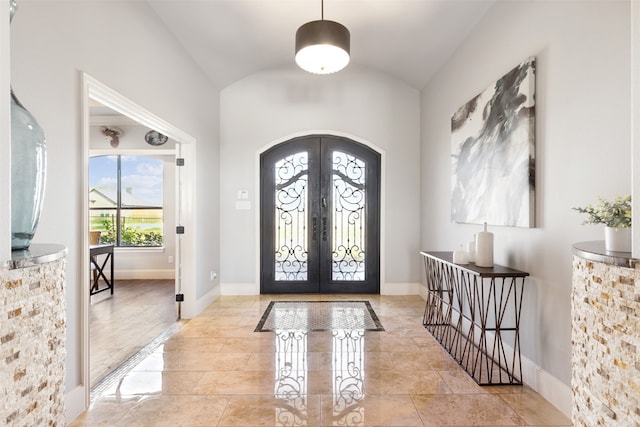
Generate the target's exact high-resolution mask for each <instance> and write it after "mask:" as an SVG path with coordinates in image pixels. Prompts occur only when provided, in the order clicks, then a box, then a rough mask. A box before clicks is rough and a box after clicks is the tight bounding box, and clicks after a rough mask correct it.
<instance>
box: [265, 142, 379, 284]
mask: <svg viewBox="0 0 640 427" xmlns="http://www.w3.org/2000/svg"><path fill="white" fill-rule="evenodd" d="M260 174H261V177H260V179H261V186H260V200H261V205H260V218H261V219H260V226H261V233H260V235H261V238H260V239H261V241H260V251H261V255H260V264H261V277H260V292H261V293H263V294H264V293H380V155H379V154H378V153H377V152H375V151H373V150H371V149H370V148H368V147H366V146H365V145H362V144H360V143H357V142H355V141H352V140H349V139H347V138H341V137H335V136H326V135H314V136H306V137H302V138H296V139H293V140H290V141H287V142H284V143H282V144H279V145H277V146H275V147H273V148H271V149H270V150H268V151H266V152H265V153H263V154H262V155H261V158H260Z"/></svg>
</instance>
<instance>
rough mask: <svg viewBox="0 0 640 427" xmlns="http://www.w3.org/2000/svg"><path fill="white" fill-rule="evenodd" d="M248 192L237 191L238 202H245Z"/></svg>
mask: <svg viewBox="0 0 640 427" xmlns="http://www.w3.org/2000/svg"><path fill="white" fill-rule="evenodd" d="M248 198H249V192H248V191H247V190H238V200H247V199H248Z"/></svg>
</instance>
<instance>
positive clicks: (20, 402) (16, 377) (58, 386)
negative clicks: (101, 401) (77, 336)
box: [0, 258, 66, 427]
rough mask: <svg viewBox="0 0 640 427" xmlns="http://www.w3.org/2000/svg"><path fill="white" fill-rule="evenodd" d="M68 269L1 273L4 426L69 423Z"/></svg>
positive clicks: (59, 264)
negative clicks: (66, 385) (66, 393)
mask: <svg viewBox="0 0 640 427" xmlns="http://www.w3.org/2000/svg"><path fill="white" fill-rule="evenodd" d="M65 264H66V259H65V258H62V259H60V260H57V261H54V262H50V263H46V264H41V265H37V266H33V267H26V268H19V269H15V270H8V269H2V270H0V425H7V426H30V427H31V426H63V425H64V424H65V417H64V415H65V414H64V378H65V298H64V284H65Z"/></svg>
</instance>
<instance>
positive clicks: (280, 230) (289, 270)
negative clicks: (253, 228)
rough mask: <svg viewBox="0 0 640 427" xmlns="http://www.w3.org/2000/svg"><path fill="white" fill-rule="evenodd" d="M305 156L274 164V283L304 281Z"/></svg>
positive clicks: (306, 159)
mask: <svg viewBox="0 0 640 427" xmlns="http://www.w3.org/2000/svg"><path fill="white" fill-rule="evenodd" d="M308 176H309V161H308V153H307V152H300V153H296V154H294V155H291V156H287V157H285V158H284V159H282V160H280V161H278V162H276V164H275V230H276V233H275V238H276V242H275V249H276V254H275V280H276V281H298V280H307V278H308V277H307V276H308V273H307V267H308V253H309V248H308V242H307V221H308V215H307V205H308V200H307V181H308Z"/></svg>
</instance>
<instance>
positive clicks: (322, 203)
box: [321, 197, 327, 208]
mask: <svg viewBox="0 0 640 427" xmlns="http://www.w3.org/2000/svg"><path fill="white" fill-rule="evenodd" d="M321 205H322V207H323V208H326V207H327V198H326V197H323V198H322V202H321Z"/></svg>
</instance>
